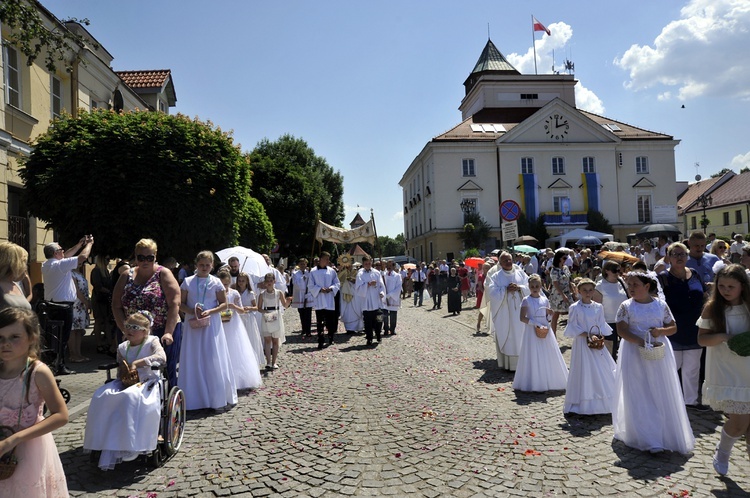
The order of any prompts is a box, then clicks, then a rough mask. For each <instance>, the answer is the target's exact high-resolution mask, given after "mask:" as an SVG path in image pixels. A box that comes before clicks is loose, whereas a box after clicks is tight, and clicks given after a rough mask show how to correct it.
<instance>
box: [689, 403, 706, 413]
mask: <svg viewBox="0 0 750 498" xmlns="http://www.w3.org/2000/svg"><path fill="white" fill-rule="evenodd" d="M686 406H687V407H688V408H690V409H691V410H695V411H697V412H708V411H711V408H710V407H708V406H706V405H702V404H700V403H696V404H695V405H686Z"/></svg>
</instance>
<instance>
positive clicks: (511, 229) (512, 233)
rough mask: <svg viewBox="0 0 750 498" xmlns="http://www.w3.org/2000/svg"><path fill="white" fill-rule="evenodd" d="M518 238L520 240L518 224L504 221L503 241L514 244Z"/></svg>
mask: <svg viewBox="0 0 750 498" xmlns="http://www.w3.org/2000/svg"><path fill="white" fill-rule="evenodd" d="M517 238H518V222H516V221H504V222H503V240H504V241H505V242H513V241H514V240H516V239H517Z"/></svg>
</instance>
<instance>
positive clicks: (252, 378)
mask: <svg viewBox="0 0 750 498" xmlns="http://www.w3.org/2000/svg"><path fill="white" fill-rule="evenodd" d="M216 276H217V277H218V278H219V280H221V283H222V284H223V285H224V290H225V291H226V293H227V310H226V311H224V312H223V313H222V320H221V325H222V326H223V327H224V335H225V336H226V338H227V349H228V350H229V359H230V361H231V363H232V369H233V370H234V381H235V384H236V385H237V389H257V388H259V387H260V386H262V385H263V381H262V379H261V378H260V367H258V360H256V358H255V351H253V346H252V344H250V338H249V337H248V336H247V329H245V325H244V324H243V323H242V319H241V318H240V313H242V314H245V308H244V307H243V306H242V298H241V297H240V294H239V292H237V291H236V290H234V289H232V288H231V287H230V286H231V285H232V275H230V274H229V271H228V270H221V271H220V272H219V273H217V274H216ZM238 278H239V277H238ZM227 315H228V316H229V319H228V320H227V319H226V316H227Z"/></svg>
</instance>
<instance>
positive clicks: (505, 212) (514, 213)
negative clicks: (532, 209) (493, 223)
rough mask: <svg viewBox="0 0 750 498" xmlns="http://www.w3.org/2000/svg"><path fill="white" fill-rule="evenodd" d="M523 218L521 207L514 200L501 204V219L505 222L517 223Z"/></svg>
mask: <svg viewBox="0 0 750 498" xmlns="http://www.w3.org/2000/svg"><path fill="white" fill-rule="evenodd" d="M519 216H521V206H519V205H518V203H517V202H516V201H514V200H510V199H508V200H505V201H503V202H501V203H500V217H501V218H502V219H503V220H504V221H516V220H517V219H518V217H519Z"/></svg>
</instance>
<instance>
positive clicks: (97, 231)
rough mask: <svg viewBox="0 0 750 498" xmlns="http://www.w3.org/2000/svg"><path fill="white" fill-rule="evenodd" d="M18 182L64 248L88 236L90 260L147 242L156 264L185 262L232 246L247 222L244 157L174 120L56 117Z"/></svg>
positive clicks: (221, 136) (188, 122) (218, 137)
mask: <svg viewBox="0 0 750 498" xmlns="http://www.w3.org/2000/svg"><path fill="white" fill-rule="evenodd" d="M20 174H21V178H22V179H23V180H24V182H25V185H26V190H25V193H26V195H25V198H26V203H27V206H28V208H29V210H30V211H31V214H32V215H34V216H36V217H37V218H40V219H42V220H44V221H47V222H48V223H49V225H50V226H51V227H52V228H54V229H56V230H57V231H58V233H59V237H60V240H61V242H62V243H63V245H66V246H69V245H73V244H74V243H75V242H76V241H77V240H78V238H79V237H80V236H81V235H82V234H84V233H92V234H94V236H95V239H96V242H95V244H94V251H95V252H96V253H98V254H109V255H111V256H126V255H128V254H130V253H131V252H132V250H133V245H134V244H135V242H136V241H137V240H138V239H140V238H141V237H151V238H153V239H155V240H156V241H157V242H158V244H159V253H160V254H161V255H163V256H166V255H172V256H174V257H176V258H177V259H179V260H183V261H184V260H189V259H192V258H193V257H195V254H196V252H197V251H199V250H201V249H213V250H218V249H221V248H222V247H226V246H228V245H234V244H235V243H236V242H237V239H238V236H239V233H240V228H241V227H246V226H247V224H246V220H247V219H248V217H249V214H250V211H249V202H250V201H249V196H248V193H249V189H250V178H251V173H250V165H249V163H248V158H247V156H246V155H245V154H243V153H242V152H241V151H240V149H239V147H238V146H237V145H235V144H234V143H233V141H232V138H231V136H230V135H229V134H227V133H224V132H222V131H221V130H220V129H219V128H217V127H215V126H213V125H212V124H211V123H203V122H200V121H198V120H197V119H190V118H188V117H186V116H182V115H176V116H170V115H167V114H163V113H160V112H130V113H115V112H113V111H105V110H95V111H93V112H86V111H81V113H80V114H79V117H78V118H77V119H73V118H71V117H69V116H65V117H63V118H62V119H60V120H57V121H55V123H54V126H52V127H51V128H50V129H49V130H48V131H47V132H46V133H45V134H43V135H41V136H40V137H39V138H38V139H37V140H36V143H35V144H34V150H33V152H32V154H31V156H30V157H29V159H28V160H27V161H26V163H25V165H24V167H23V168H22V169H21V172H20ZM254 213H255V214H256V216H260V213H261V210H260V207H259V206H258V205H257V204H256V205H254ZM263 228H264V230H267V227H263ZM247 230H249V229H247ZM245 236H246V237H253V236H254V235H252V234H250V233H248V232H246V233H245Z"/></svg>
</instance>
